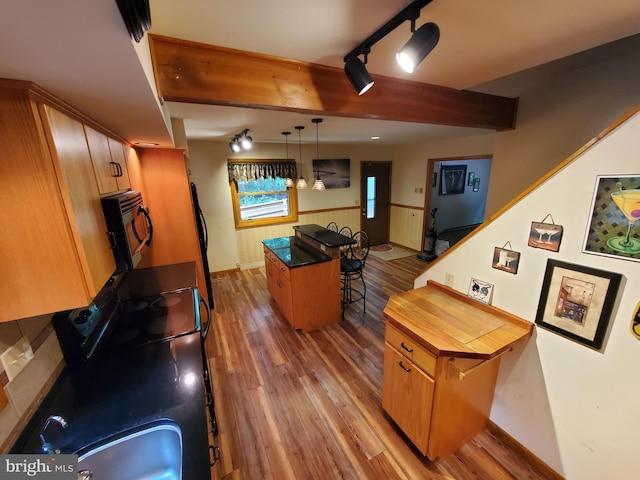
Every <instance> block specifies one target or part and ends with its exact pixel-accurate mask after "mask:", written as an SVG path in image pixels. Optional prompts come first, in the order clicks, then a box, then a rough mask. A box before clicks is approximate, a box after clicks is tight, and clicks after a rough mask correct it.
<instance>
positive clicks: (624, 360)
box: [415, 114, 640, 480]
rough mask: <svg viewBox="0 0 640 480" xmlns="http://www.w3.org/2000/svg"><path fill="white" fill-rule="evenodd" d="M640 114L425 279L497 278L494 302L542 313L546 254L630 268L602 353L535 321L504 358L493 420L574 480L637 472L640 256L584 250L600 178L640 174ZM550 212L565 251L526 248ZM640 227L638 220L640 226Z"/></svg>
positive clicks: (460, 286)
mask: <svg viewBox="0 0 640 480" xmlns="http://www.w3.org/2000/svg"><path fill="white" fill-rule="evenodd" d="M639 151H640V114H638V115H636V116H635V117H633V119H632V120H630V121H628V122H627V123H626V124H624V125H623V126H621V127H619V128H618V129H617V130H615V131H614V132H613V133H611V134H610V135H608V136H607V137H605V138H604V139H603V140H601V141H600V142H598V143H596V144H595V146H593V147H592V148H590V149H589V150H588V151H586V152H585V153H584V154H583V155H582V156H580V157H578V158H577V159H576V160H575V161H573V162H572V163H570V164H569V165H568V166H567V167H565V168H564V169H562V170H561V171H560V172H558V173H557V174H556V175H555V176H553V177H551V178H550V179H548V180H547V181H546V182H545V183H543V184H542V185H541V186H540V187H539V188H537V189H535V190H534V191H533V192H532V193H530V194H529V195H527V196H526V197H525V198H523V199H522V200H520V201H519V202H518V203H516V204H515V205H513V206H512V207H511V208H510V209H509V210H507V211H506V212H504V213H503V214H502V215H500V216H499V217H498V218H497V219H495V220H494V221H493V222H492V223H490V224H488V226H486V227H485V228H483V229H482V230H480V231H478V232H477V233H476V234H475V235H472V236H471V238H469V239H468V240H467V241H466V242H464V243H462V244H460V245H459V246H458V248H457V249H455V250H454V251H452V252H451V253H450V254H448V255H445V256H444V257H441V259H439V260H438V261H437V262H435V263H434V264H432V266H431V267H430V268H429V269H428V270H427V271H426V272H425V273H424V274H422V275H421V276H420V277H418V278H417V279H416V282H415V284H416V286H419V285H423V284H424V283H425V282H426V280H427V279H434V280H436V281H439V282H441V283H444V276H445V273H451V274H453V275H454V285H453V286H454V288H455V289H456V290H459V291H461V292H465V293H467V292H468V288H469V283H470V280H471V277H472V276H473V277H475V278H479V279H481V280H485V281H487V282H489V283H492V284H494V285H495V291H494V298H493V305H495V306H497V307H498V308H501V309H503V310H507V311H509V312H511V313H514V314H516V315H518V316H520V317H522V318H525V319H527V320H530V321H534V320H535V316H536V310H537V306H538V300H539V296H540V290H541V287H542V279H543V276H544V271H545V267H546V264H547V259H549V258H553V259H557V260H561V261H565V262H569V263H574V264H578V265H585V266H588V267H592V268H597V269H602V270H607V271H611V272H616V273H620V274H622V275H623V282H622V286H621V289H620V292H619V295H618V301H617V302H616V306H615V308H614V312H613V314H612V316H611V321H610V324H609V331H608V335H607V337H606V340H605V344H604V346H603V348H602V350H601V351H595V350H592V349H590V348H588V347H585V346H583V345H580V344H578V343H576V342H574V341H572V340H569V339H567V338H564V337H561V336H559V335H557V334H555V333H553V332H550V331H547V330H544V329H541V328H536V329H535V333H534V335H533V338H531V339H530V340H529V341H528V343H527V344H526V346H524V347H521V348H518V349H516V350H515V351H514V352H513V353H511V354H509V355H506V356H505V357H504V358H503V360H502V366H501V370H500V375H499V378H498V385H497V389H496V396H495V399H494V403H493V408H492V411H491V420H492V421H494V422H495V423H496V424H497V425H499V426H500V427H501V428H502V429H504V430H505V431H506V432H507V433H509V434H510V435H512V436H513V437H514V438H515V439H516V440H518V441H519V442H520V443H522V444H523V445H524V446H525V447H527V448H528V449H529V450H531V451H532V452H533V453H534V454H535V455H537V456H538V457H539V458H541V459H542V460H543V461H545V462H546V463H547V464H548V465H549V466H551V467H552V468H554V469H555V470H556V471H557V472H559V473H560V474H562V475H563V476H565V477H566V478H567V479H570V480H573V479H575V480H589V479H593V480H600V479H604V478H615V479H627V478H629V479H630V478H637V464H636V463H637V462H636V456H637V446H638V443H639V442H640V416H638V415H636V413H635V410H636V408H637V404H638V400H640V389H639V388H638V385H637V381H636V377H637V368H636V367H637V364H638V359H639V358H640V342H639V341H638V340H637V339H635V338H634V337H633V336H632V334H631V333H630V322H631V318H632V315H633V311H634V308H635V306H636V304H637V302H638V301H639V300H640V293H639V292H640V268H639V267H640V265H639V264H638V263H637V262H632V261H628V260H621V259H617V258H611V257H602V256H596V255H592V254H585V253H582V252H581V249H582V243H583V241H584V235H585V231H586V228H587V225H588V224H589V222H590V218H591V199H592V195H593V191H594V187H595V183H596V175H618V174H620V175H622V174H631V175H635V176H640V161H638V153H637V152H639ZM547 213H551V214H552V216H553V219H554V220H555V222H556V223H558V224H561V225H563V226H564V235H563V238H562V243H561V246H560V251H559V252H558V253H554V252H549V251H547V250H541V249H534V248H531V247H528V246H527V240H528V234H529V229H530V224H531V221H539V220H540V219H542V218H543V217H544V216H545V215H546V214H547ZM638 228H640V226H636V229H638ZM506 241H510V242H511V245H512V247H513V250H516V251H518V252H520V253H521V259H520V265H519V269H518V273H517V275H512V274H510V273H506V272H502V271H499V270H496V269H493V268H492V267H491V259H492V255H493V248H494V247H495V246H502V245H503V244H504V243H505V242H506Z"/></svg>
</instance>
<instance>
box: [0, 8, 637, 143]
mask: <svg viewBox="0 0 640 480" xmlns="http://www.w3.org/2000/svg"><path fill="white" fill-rule="evenodd" d="M2 1H3V6H2V16H1V17H0V76H1V77H7V78H18V79H24V80H32V81H34V82H36V83H38V84H39V85H41V86H42V87H44V88H46V89H47V90H49V91H51V92H52V93H54V94H55V95H57V96H59V97H60V98H62V99H63V100H65V101H67V102H68V103H70V104H72V105H73V106H75V107H77V108H78V109H80V110H81V111H83V112H84V113H86V114H87V115H89V116H90V117H92V118H95V119H96V120H97V121H98V122H100V123H102V124H104V125H105V126H107V127H108V128H110V129H111V130H113V131H114V132H115V133H117V134H119V135H121V136H122V137H124V138H126V139H127V140H129V141H131V142H136V141H144V140H146V141H155V142H157V143H160V144H161V145H162V146H170V144H169V142H170V137H169V135H168V132H167V128H166V125H165V121H164V117H163V115H162V113H163V112H162V110H163V109H164V110H165V112H164V113H165V117H166V115H167V114H168V115H170V116H172V117H176V118H183V119H184V122H185V128H186V133H187V137H188V138H210V139H219V140H221V141H228V140H229V139H230V137H231V136H233V134H235V133H238V132H239V131H241V130H243V129H245V128H250V135H252V136H253V138H254V141H258V142H282V141H283V137H282V134H281V132H282V131H284V130H289V131H292V132H293V136H292V137H294V136H296V133H295V130H294V129H293V127H294V125H298V124H299V125H305V126H306V129H305V131H304V132H305V133H304V134H303V135H304V136H303V142H305V141H310V142H312V141H315V132H314V128H315V127H314V126H313V125H312V123H311V121H310V120H311V117H312V116H309V115H303V114H299V113H286V112H274V111H266V110H255V109H244V108H239V107H212V106H202V105H186V104H174V103H169V104H167V105H164V106H163V107H160V106H159V104H158V102H157V99H156V98H155V93H154V89H153V86H152V85H151V84H150V83H149V81H148V78H147V76H146V75H145V73H144V69H143V66H142V65H141V64H140V61H139V56H138V54H136V49H141V48H145V45H144V41H143V43H142V44H140V45H138V44H136V43H135V42H133V41H132V40H131V39H130V38H129V36H128V34H127V32H126V29H125V27H124V24H123V22H122V20H121V18H120V15H119V12H118V9H117V6H116V3H115V0H93V1H86V0H85V1H77V0H56V1H55V2H52V1H51V0H29V1H24V0H2ZM409 3H411V2H410V1H409V0H395V1H390V0H323V1H322V2H318V1H314V0H270V1H259V0H234V1H229V0H180V1H176V0H150V4H151V19H152V25H153V26H152V29H151V32H152V33H155V34H159V35H166V36H171V37H176V38H182V39H186V40H192V41H197V42H203V43H208V44H212V45H220V46H225V47H231V48H236V49H240V50H247V51H252V52H258V53H264V54H269V55H274V56H278V57H284V58H290V59H295V60H302V61H307V62H312V63H319V64H325V65H331V66H335V67H338V68H342V67H343V65H344V64H343V57H344V55H345V54H347V53H348V52H349V51H351V50H352V49H353V48H354V47H355V46H356V45H358V44H359V43H360V42H362V41H363V40H364V39H365V38H366V37H368V36H369V35H370V34H371V33H373V32H374V31H375V30H376V29H378V28H379V27H380V26H381V25H382V24H384V23H385V22H386V21H387V20H389V19H390V18H391V17H393V16H394V15H395V14H396V13H398V12H399V11H400V10H402V9H403V8H404V7H405V6H407V5H408V4H409ZM427 21H433V22H435V23H437V24H438V26H439V27H440V31H441V37H440V41H439V43H438V45H437V46H436V48H435V49H434V50H433V51H432V52H431V54H430V55H429V56H428V57H427V58H426V59H425V60H424V61H423V62H422V64H421V65H420V66H419V67H418V68H417V69H416V71H415V72H414V73H413V74H412V75H409V74H406V73H404V72H402V71H401V70H400V69H399V68H398V67H397V66H396V63H395V60H394V54H395V51H396V50H397V49H398V48H399V47H401V46H402V45H403V44H404V43H405V42H406V41H407V39H408V38H409V35H410V30H409V28H410V24H409V22H406V23H405V24H403V25H402V26H400V27H399V28H398V29H396V30H395V31H393V32H392V33H391V34H389V35H388V36H387V37H385V38H384V39H382V40H381V41H380V42H378V43H377V44H376V45H374V46H373V48H372V50H371V53H370V55H369V58H368V64H367V68H368V70H369V71H370V72H371V73H374V74H380V75H387V76H391V77H398V78H406V79H411V80H415V81H419V82H425V83H432V84H437V85H443V86H447V87H452V88H457V89H471V90H479V91H491V93H494V94H500V95H505V96H517V95H518V90H517V86H516V87H513V86H511V87H510V88H507V87H508V85H509V84H508V83H505V82H501V83H495V84H494V85H499V86H500V88H497V87H495V86H494V87H493V88H492V89H489V88H488V87H487V86H486V85H481V84H485V83H486V82H490V81H492V80H494V79H498V78H500V77H504V76H506V75H510V74H513V73H515V72H519V71H522V70H525V69H529V68H531V67H535V66H537V65H540V64H543V63H547V62H550V61H553V60H556V59H559V58H562V57H565V56H568V55H571V54H574V53H576V52H580V51H583V50H587V49H590V48H592V47H595V46H597V45H601V44H604V43H608V42H611V41H614V40H617V39H620V38H624V37H627V36H630V35H634V34H637V33H639V32H640V2H638V0H616V1H615V2H602V1H595V0H582V1H577V0H562V1H558V0H537V1H535V2H531V1H527V2H525V1H523V0H474V1H472V0H434V1H433V2H432V3H431V4H429V5H427V6H426V7H425V8H424V9H423V10H422V13H421V15H420V18H419V19H418V21H417V26H420V25H422V24H423V23H425V22H427ZM374 88H375V86H374ZM477 132H478V130H475V129H466V128H455V127H440V126H432V125H419V124H406V123H400V122H386V121H379V120H354V119H347V118H336V117H332V118H325V121H324V122H323V123H322V124H321V126H320V138H321V141H333V142H343V141H348V142H355V141H368V138H369V137H370V136H371V135H380V136H381V137H382V139H381V140H380V141H382V142H393V143H403V142H413V141H416V140H418V139H422V140H424V139H427V138H432V137H434V136H436V137H440V138H442V137H449V136H459V135H468V134H473V133H477Z"/></svg>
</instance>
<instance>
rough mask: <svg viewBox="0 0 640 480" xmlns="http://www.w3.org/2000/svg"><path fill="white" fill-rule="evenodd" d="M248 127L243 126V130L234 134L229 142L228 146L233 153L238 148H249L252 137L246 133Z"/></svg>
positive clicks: (238, 149) (237, 150) (236, 151)
mask: <svg viewBox="0 0 640 480" xmlns="http://www.w3.org/2000/svg"><path fill="white" fill-rule="evenodd" d="M247 133H249V129H248V128H245V129H244V130H243V131H241V132H240V133H238V134H237V135H234V136H233V138H232V139H231V141H230V142H229V148H230V149H231V151H232V152H233V153H238V152H239V151H240V150H250V149H251V145H252V143H253V139H252V138H251V137H250V136H249V135H247Z"/></svg>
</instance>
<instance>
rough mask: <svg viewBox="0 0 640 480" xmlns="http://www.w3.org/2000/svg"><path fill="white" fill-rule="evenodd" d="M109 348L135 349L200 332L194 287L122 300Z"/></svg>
mask: <svg viewBox="0 0 640 480" xmlns="http://www.w3.org/2000/svg"><path fill="white" fill-rule="evenodd" d="M114 321H115V326H114V327H113V331H112V332H111V335H110V339H109V343H108V346H107V349H111V348H118V349H119V348H133V347H136V346H139V345H146V344H148V343H152V342H159V341H163V340H168V339H171V338H175V337H179V336H181V335H186V334H189V333H193V332H197V331H200V317H199V313H198V298H197V293H196V291H195V290H194V289H192V288H184V289H180V290H174V291H171V292H164V293H160V294H156V295H151V296H148V297H140V298H133V299H129V300H121V301H120V304H119V307H118V313H117V314H116V318H114Z"/></svg>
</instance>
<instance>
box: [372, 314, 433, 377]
mask: <svg viewBox="0 0 640 480" xmlns="http://www.w3.org/2000/svg"><path fill="white" fill-rule="evenodd" d="M385 340H386V341H387V342H388V343H389V345H391V346H393V348H395V349H396V350H398V352H400V353H402V355H404V356H405V357H407V358H408V359H410V360H411V361H412V362H413V363H415V364H416V365H417V366H418V367H420V368H421V369H422V370H423V371H424V372H425V373H427V374H429V375H431V376H432V377H433V376H434V375H435V372H436V356H435V355H434V354H432V353H431V352H429V351H428V350H426V349H425V348H424V347H422V346H421V345H419V344H418V343H417V342H415V341H414V340H411V339H410V338H409V337H407V336H406V335H405V334H404V333H402V332H400V331H399V330H398V329H396V328H395V327H393V326H391V325H389V324H387V328H386V333H385Z"/></svg>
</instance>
